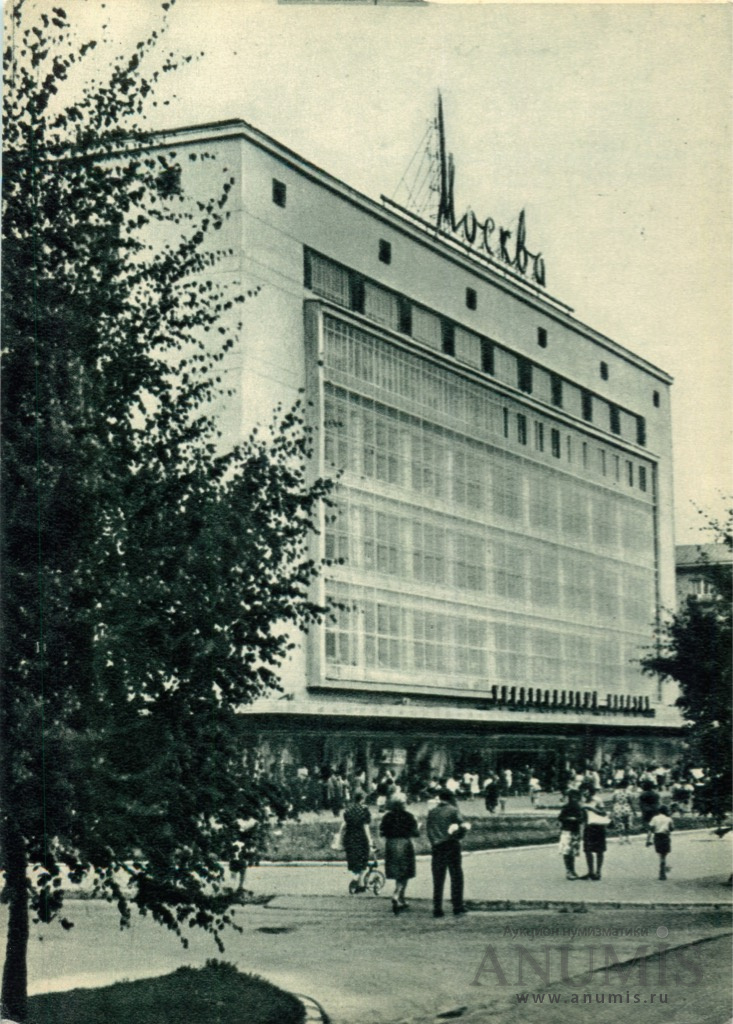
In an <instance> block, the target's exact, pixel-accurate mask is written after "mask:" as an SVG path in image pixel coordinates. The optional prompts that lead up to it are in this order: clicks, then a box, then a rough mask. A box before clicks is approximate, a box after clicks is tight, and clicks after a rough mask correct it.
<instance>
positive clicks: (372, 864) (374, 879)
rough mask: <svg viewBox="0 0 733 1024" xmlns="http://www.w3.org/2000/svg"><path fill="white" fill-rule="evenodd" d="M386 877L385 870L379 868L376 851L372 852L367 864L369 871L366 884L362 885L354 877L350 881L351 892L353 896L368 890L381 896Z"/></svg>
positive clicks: (365, 879) (365, 877)
mask: <svg viewBox="0 0 733 1024" xmlns="http://www.w3.org/2000/svg"><path fill="white" fill-rule="evenodd" d="M385 881H386V878H385V877H384V872H382V871H380V870H379V862H378V861H377V855H376V853H372V855H371V860H370V861H369V864H368V865H367V873H366V875H365V876H364V886H363V887H362V886H360V885H359V883H358V882H357V880H356V879H355V878H354V879H352V881H350V882H349V893H350V895H351V896H356V894H357V893H360V892H364V890H366V891H367V892H371V893H373V894H374V895H375V896H379V894H380V892H381V891H382V888H383V886H384V883H385Z"/></svg>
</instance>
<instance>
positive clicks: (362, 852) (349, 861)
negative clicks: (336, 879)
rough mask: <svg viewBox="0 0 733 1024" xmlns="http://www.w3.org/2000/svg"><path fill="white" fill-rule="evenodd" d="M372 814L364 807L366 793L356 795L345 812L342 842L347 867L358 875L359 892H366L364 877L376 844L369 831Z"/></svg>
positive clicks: (358, 792) (360, 792) (356, 793)
mask: <svg viewBox="0 0 733 1024" xmlns="http://www.w3.org/2000/svg"><path fill="white" fill-rule="evenodd" d="M371 817H372V816H371V814H370V813H369V810H368V808H367V807H365V805H364V793H363V792H362V791H361V790H360V789H359V790H357V791H356V792H355V793H354V799H353V802H352V803H350V804H349V806H348V807H347V808H346V810H345V811H344V824H343V826H342V828H343V831H342V834H341V842H342V844H343V847H344V853H345V854H346V867H347V868H348V869H349V871H351V873H352V874H353V875H356V888H357V892H364V891H365V888H366V887H365V885H364V877H365V875H366V873H367V868H368V867H369V855H370V853H371V850H372V847H373V846H374V843H373V842H372V835H371V832H370V830H369V824H370V822H371Z"/></svg>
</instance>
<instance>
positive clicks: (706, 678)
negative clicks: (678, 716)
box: [642, 510, 733, 820]
mask: <svg viewBox="0 0 733 1024" xmlns="http://www.w3.org/2000/svg"><path fill="white" fill-rule="evenodd" d="M710 525H711V527H712V529H713V533H714V534H715V536H716V538H717V540H718V543H719V544H720V546H721V549H722V550H723V551H725V552H728V553H729V552H731V551H732V550H733V510H731V511H730V512H729V513H728V516H727V519H726V520H725V521H722V522H718V521H716V522H713V523H711V524H710ZM699 576H700V577H701V578H702V579H704V580H705V581H707V583H708V584H709V585H710V590H711V596H710V599H709V600H700V599H699V598H698V597H696V596H695V595H691V596H689V597H688V598H687V599H686V600H685V602H684V604H683V605H682V607H681V608H680V609H679V610H678V611H677V612H676V613H675V614H674V615H672V617H671V618H670V620H669V621H668V622H667V623H666V624H665V625H664V626H663V627H662V629H661V630H660V632H659V634H658V637H657V642H658V645H657V648H656V650H655V651H654V652H653V653H650V654H649V655H648V656H646V657H645V658H644V659H642V667H643V669H644V671H645V672H647V673H649V674H657V675H660V676H661V677H662V678H663V679H674V680H675V681H676V682H677V683H678V685H679V689H680V693H679V697H678V698H677V701H676V704H677V707H678V708H680V710H681V712H682V715H683V718H684V720H685V723H686V734H685V738H686V740H687V741H688V743H689V747H690V756H691V757H692V758H693V759H694V760H695V761H696V762H697V764H698V765H699V766H701V767H705V768H707V769H708V773H709V778H708V781H707V783H706V784H705V785H704V786H703V787H701V788H700V790H699V792H698V793H697V794H696V806H697V809H698V810H700V811H702V812H703V813H705V814H712V815H713V816H714V817H715V818H716V819H718V820H720V819H722V818H723V817H724V816H725V814H726V813H727V812H729V811H730V809H731V789H732V786H733V778H732V776H731V736H732V733H731V726H732V724H733V723H732V721H731V700H732V693H733V691H732V686H731V564H730V563H725V562H724V561H720V562H715V561H713V560H711V559H709V558H706V557H705V553H704V551H702V550H701V558H700V566H699Z"/></svg>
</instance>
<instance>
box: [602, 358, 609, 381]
mask: <svg viewBox="0 0 733 1024" xmlns="http://www.w3.org/2000/svg"><path fill="white" fill-rule="evenodd" d="M601 380H608V363H603V362H602V363H601Z"/></svg>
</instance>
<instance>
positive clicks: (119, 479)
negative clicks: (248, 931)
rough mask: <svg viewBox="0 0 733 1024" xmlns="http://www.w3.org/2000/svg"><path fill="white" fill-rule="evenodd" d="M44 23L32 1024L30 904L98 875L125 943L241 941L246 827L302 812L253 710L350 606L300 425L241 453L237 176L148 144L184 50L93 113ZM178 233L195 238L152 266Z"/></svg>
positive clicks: (36, 242) (26, 109) (20, 465)
mask: <svg viewBox="0 0 733 1024" xmlns="http://www.w3.org/2000/svg"><path fill="white" fill-rule="evenodd" d="M169 6H170V4H163V5H162V8H163V9H164V10H166V9H167V8H168V7H169ZM26 8H27V5H26V4H25V3H23V0H15V2H14V3H12V4H9V5H8V6H7V8H6V12H7V19H8V24H7V25H6V32H5V40H6V50H5V53H4V75H5V90H4V96H3V114H4V134H5V138H4V153H3V259H2V299H3V303H2V340H3V362H2V430H3V466H2V473H3V475H2V498H3V534H2V544H3V548H2V559H3V577H4V581H3V582H4V585H3V615H4V621H3V647H2V679H3V684H2V703H1V706H0V711H1V713H2V719H1V721H0V724H1V726H2V744H3V754H4V757H3V759H2V760H3V769H2V780H1V782H2V787H1V788H2V796H3V809H2V832H1V836H2V856H3V867H4V870H5V872H6V894H5V895H6V900H7V901H8V903H9V906H10V927H9V942H8V952H7V957H6V964H5V972H4V979H3V980H4V991H3V1001H4V1002H3V1006H4V1012H5V1013H6V1014H7V1015H8V1016H9V1017H11V1018H12V1019H15V1020H23V1019H24V1014H25V1012H26V1002H25V1000H26V996H25V990H26V983H25V952H26V943H27V930H28V912H29V908H30V911H31V912H32V913H34V914H35V915H36V916H37V917H38V918H40V919H42V920H44V921H48V920H51V919H52V918H53V917H55V916H57V915H59V913H60V911H61V906H62V902H63V887H64V884H65V881H66V878H70V879H71V880H72V881H78V880H80V879H82V878H83V877H91V878H94V879H95V880H96V885H97V887H98V890H99V892H100V894H103V895H105V896H106V897H107V898H109V899H113V900H115V901H117V903H118V906H119V910H120V914H121V918H122V920H123V921H125V920H126V919H127V918H128V917H129V914H130V912H131V908H133V907H135V906H136V907H137V908H138V909H139V910H141V911H143V912H150V913H151V914H153V915H154V917H155V918H156V919H157V920H158V921H160V922H162V923H163V924H165V925H167V926H168V927H170V928H173V929H174V930H175V931H176V932H178V933H179V934H181V935H182V934H183V932H182V929H183V928H184V927H185V926H189V925H197V926H201V927H203V928H206V929H207V930H209V931H210V932H211V933H212V934H213V935H214V936H215V937H216V938H217V941H220V940H219V934H220V932H221V929H222V928H223V926H224V925H225V924H226V923H227V922H228V921H229V920H230V914H229V908H230V907H231V905H232V902H233V901H234V900H235V899H236V898H237V897H236V892H235V890H234V889H232V888H231V887H230V886H229V885H228V877H229V876H228V868H229V866H231V867H233V868H235V869H239V868H242V867H243V866H244V863H246V862H247V860H249V859H251V858H252V857H254V856H256V853H257V847H258V843H259V842H260V839H261V830H260V829H258V828H255V829H254V830H253V829H248V828H247V827H246V824H247V820H248V819H253V818H254V819H256V820H258V821H263V820H264V816H265V805H266V804H267V803H269V804H270V805H274V806H275V809H276V810H277V811H278V812H281V813H284V812H285V808H284V807H281V806H279V805H278V803H277V801H278V797H277V793H275V792H273V791H268V790H267V789H266V788H265V785H264V783H262V782H261V781H260V780H258V779H257V778H255V777H254V775H253V774H252V773H251V772H249V771H248V770H246V766H245V765H244V764H243V758H242V751H241V747H240V743H239V734H240V731H241V730H240V729H239V724H240V723H239V721H238V718H237V713H236V712H237V709H238V707H240V706H241V705H244V704H247V703H249V702H251V701H252V700H253V698H254V697H256V696H258V695H262V694H265V693H267V692H269V691H271V690H272V689H273V688H277V686H278V671H279V667H280V665H281V662H282V660H283V659H284V657H285V656H286V655H287V652H288V650H289V647H290V639H289V630H292V628H293V627H299V628H307V626H308V625H309V624H310V623H312V622H313V621H314V620H317V619H319V618H320V617H321V616H322V614H323V612H324V609H323V608H321V607H320V606H319V605H317V604H316V603H314V602H313V601H312V600H311V598H310V596H309V595H310V593H311V584H312V581H313V579H314V576H315V575H316V573H317V571H318V566H317V564H315V563H314V561H313V560H312V558H311V557H310V555H309V536H310V534H311V533H312V532H313V530H314V528H315V522H316V514H317V507H318V503H319V502H320V501H322V500H324V499H327V494H328V485H327V484H325V483H324V482H323V481H319V480H316V481H314V480H312V479H311V477H310V475H309V470H308V456H309V444H310V440H309V433H308V430H307V429H306V427H305V426H304V423H303V418H302V415H301V410H300V409H299V408H296V409H294V410H292V411H290V412H287V413H282V412H281V413H279V414H276V417H275V419H274V421H273V425H272V426H271V427H270V428H269V429H267V430H264V431H262V432H261V433H254V434H253V435H252V436H250V437H249V438H248V439H246V440H244V441H243V442H242V443H241V444H240V445H239V446H238V447H236V448H235V449H234V450H231V451H223V450H222V442H221V439H220V438H219V436H218V433H217V428H216V423H215V420H214V418H213V416H212V415H211V412H210V410H211V408H212V402H213V401H214V400H215V399H216V398H217V397H218V395H219V393H220V391H221V388H222V385H221V382H220V380H219V368H220V366H221V361H222V359H223V358H224V354H225V353H226V352H227V350H229V349H231V347H232V346H233V345H234V344H235V342H236V340H237V338H238V334H239V331H240V327H241V325H240V324H238V323H237V322H236V311H237V308H238V306H239V305H241V303H242V302H244V301H245V300H246V299H252V300H253V301H256V298H255V297H254V294H253V293H252V292H250V293H247V294H243V293H242V292H241V291H240V290H238V289H237V288H236V287H235V288H231V287H229V286H227V285H222V284H220V283H218V279H217V278H216V277H215V275H213V274H212V273H211V271H212V268H214V267H215V265H216V262H217V259H218V258H219V257H220V255H221V254H220V253H219V252H217V250H216V243H215V241H214V240H215V238H216V234H217V231H218V229H219V228H220V227H221V226H222V224H223V223H224V222H225V219H226V217H227V211H226V202H227V196H228V193H229V191H230V189H231V187H232V184H233V182H232V178H231V176H230V175H229V173H228V172H227V171H226V168H224V167H222V168H221V169H220V170H221V187H220V189H219V190H218V192H217V194H215V195H213V196H211V198H210V200H209V201H207V202H203V203H197V204H192V203H190V202H188V201H187V197H186V194H185V185H184V187H183V188H182V187H181V174H180V167H179V163H178V158H177V155H176V153H175V152H173V151H172V150H170V149H169V148H165V149H162V148H160V145H159V144H157V143H156V139H155V137H154V136H153V135H151V134H150V132H149V131H148V130H147V128H146V112H147V111H148V109H149V108H150V104H151V103H154V100H153V97H154V96H155V88H156V84H157V83H158V81H159V78H160V75H161V74H164V73H168V72H172V71H174V70H175V68H176V66H177V64H178V59H177V58H176V57H175V56H174V55H172V54H168V53H166V52H164V51H162V50H161V46H162V31H163V30H161V33H158V32H154V33H152V35H151V36H150V38H148V39H147V40H145V41H143V42H141V43H140V44H138V46H137V47H136V48H135V49H134V51H133V52H132V53H131V54H129V55H128V56H126V57H123V58H120V59H119V60H118V61H117V62H116V63H115V64H114V65H113V66H112V67H110V68H109V70H108V76H107V78H106V80H105V81H103V82H100V81H94V82H92V84H88V85H86V86H83V87H82V88H81V91H79V90H78V88H77V87H76V86H74V85H72V79H73V76H74V74H75V72H76V70H77V69H78V68H79V66H80V65H83V64H84V61H85V60H87V59H88V58H89V56H90V54H91V53H92V51H93V49H94V46H95V44H94V43H93V42H89V43H83V44H78V43H76V42H75V41H74V35H73V32H72V29H71V26H70V24H69V19H68V18H67V16H66V14H65V12H64V11H63V10H62V9H61V8H60V7H55V8H51V7H50V6H44V7H42V8H41V13H40V14H34V9H33V8H31V7H29V6H28V9H26ZM43 11H45V12H46V13H43ZM162 17H163V16H162ZM163 27H164V26H163ZM151 63H152V67H153V70H152V71H150V72H149V73H147V72H146V71H145V68H146V67H147V66H150V65H151ZM183 180H184V182H185V175H184V176H183ZM156 225H160V226H165V227H166V231H165V237H166V238H168V239H170V238H172V239H173V240H172V241H167V242H165V243H161V244H160V245H157V246H156V245H151V242H150V240H151V238H152V237H154V234H155V229H156ZM171 226H174V227H175V231H174V232H173V233H171V230H170V228H171ZM29 865H30V866H31V867H32V868H34V869H35V872H34V873H33V874H32V875H28V878H32V879H33V881H32V882H30V881H28V882H27V880H26V876H27V868H28V866H29ZM122 879H124V883H123V882H122ZM61 920H62V923H66V924H67V925H68V924H69V922H65V919H61Z"/></svg>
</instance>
